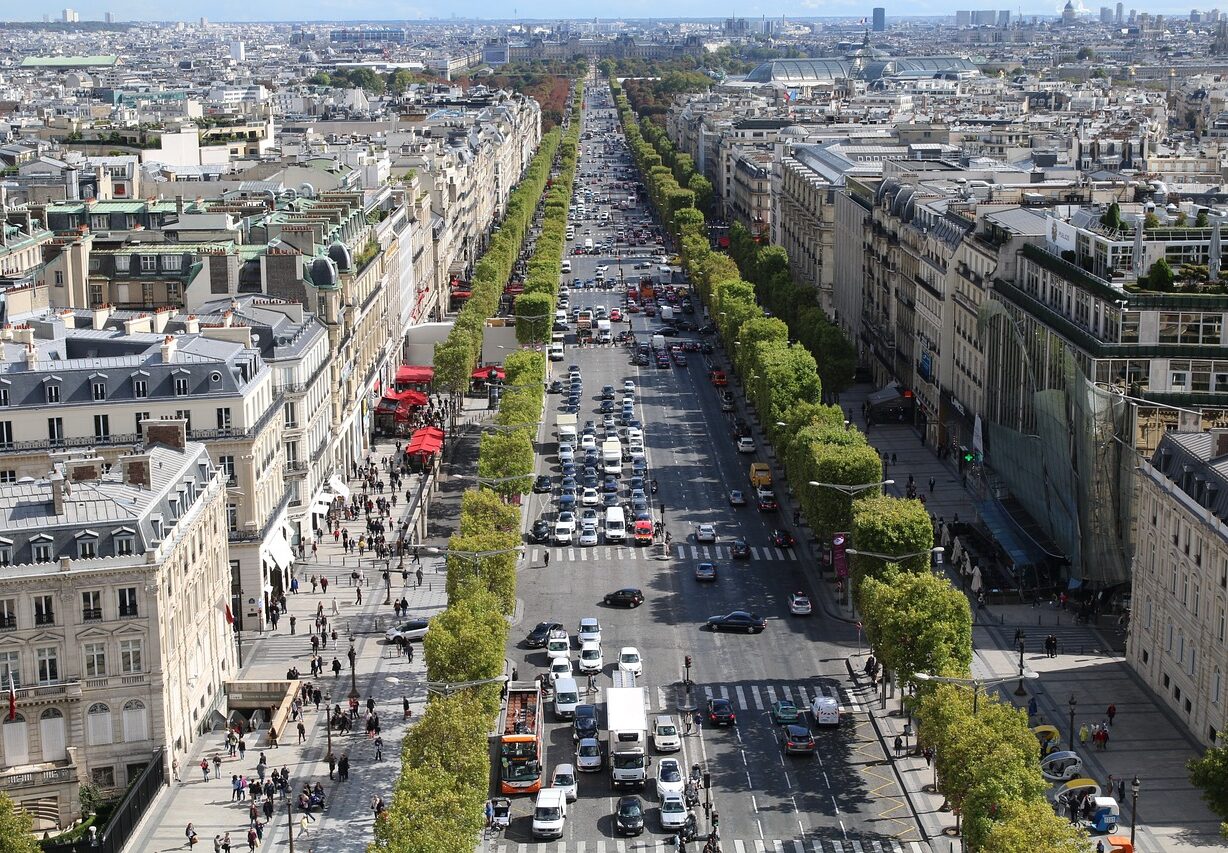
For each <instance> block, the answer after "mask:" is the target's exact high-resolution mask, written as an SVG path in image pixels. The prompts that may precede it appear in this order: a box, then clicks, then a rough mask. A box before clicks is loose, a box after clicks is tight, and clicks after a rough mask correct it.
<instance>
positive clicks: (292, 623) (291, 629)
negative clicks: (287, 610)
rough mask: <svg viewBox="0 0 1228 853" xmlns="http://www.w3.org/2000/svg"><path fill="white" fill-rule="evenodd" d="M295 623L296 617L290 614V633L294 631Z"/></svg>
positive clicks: (296, 621)
mask: <svg viewBox="0 0 1228 853" xmlns="http://www.w3.org/2000/svg"><path fill="white" fill-rule="evenodd" d="M296 624H298V617H297V616H295V615H294V614H290V633H291V634H293V633H294V626H295V625H296Z"/></svg>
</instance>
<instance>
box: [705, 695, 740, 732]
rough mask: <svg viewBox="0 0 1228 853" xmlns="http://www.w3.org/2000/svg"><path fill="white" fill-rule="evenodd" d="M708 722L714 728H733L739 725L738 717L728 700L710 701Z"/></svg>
mask: <svg viewBox="0 0 1228 853" xmlns="http://www.w3.org/2000/svg"><path fill="white" fill-rule="evenodd" d="M708 722H709V723H711V724H712V725H714V726H733V725H737V722H738V716H737V714H735V713H734V712H733V705H732V704H730V702H729V700H728V699H709V700H708Z"/></svg>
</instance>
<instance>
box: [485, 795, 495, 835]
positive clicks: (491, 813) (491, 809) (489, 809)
mask: <svg viewBox="0 0 1228 853" xmlns="http://www.w3.org/2000/svg"><path fill="white" fill-rule="evenodd" d="M494 819H495V806H494V804H493V803H492V802H491V801H490V800H487V801H486V828H487V829H490V826H491V824H492V823H494Z"/></svg>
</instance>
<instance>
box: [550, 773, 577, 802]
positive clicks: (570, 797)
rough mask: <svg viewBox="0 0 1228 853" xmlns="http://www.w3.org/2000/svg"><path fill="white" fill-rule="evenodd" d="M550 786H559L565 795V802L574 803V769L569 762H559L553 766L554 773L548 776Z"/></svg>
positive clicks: (575, 793) (575, 792)
mask: <svg viewBox="0 0 1228 853" xmlns="http://www.w3.org/2000/svg"><path fill="white" fill-rule="evenodd" d="M550 787H551V788H560V789H562V791H563V792H564V793H565V794H566V795H567V802H569V803H574V802H575V801H576V796H577V789H576V769H575V768H574V767H572V766H571V765H570V764H560V765H558V766H557V767H555V768H554V775H553V776H552V777H551V778H550Z"/></svg>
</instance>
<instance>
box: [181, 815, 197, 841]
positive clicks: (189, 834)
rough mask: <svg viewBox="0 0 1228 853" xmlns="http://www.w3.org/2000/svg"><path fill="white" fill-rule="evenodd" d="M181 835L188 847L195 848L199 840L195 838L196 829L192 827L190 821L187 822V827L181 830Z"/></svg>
mask: <svg viewBox="0 0 1228 853" xmlns="http://www.w3.org/2000/svg"><path fill="white" fill-rule="evenodd" d="M183 835H184V837H185V838H186V839H187V840H188V842H187V846H188V847H195V846H196V842H197V841H198V840H199V839H198V838H197V837H196V827H195V826H193V825H192V822H191V821H188V825H187V827H186V828H185V829H184V830H183Z"/></svg>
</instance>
